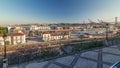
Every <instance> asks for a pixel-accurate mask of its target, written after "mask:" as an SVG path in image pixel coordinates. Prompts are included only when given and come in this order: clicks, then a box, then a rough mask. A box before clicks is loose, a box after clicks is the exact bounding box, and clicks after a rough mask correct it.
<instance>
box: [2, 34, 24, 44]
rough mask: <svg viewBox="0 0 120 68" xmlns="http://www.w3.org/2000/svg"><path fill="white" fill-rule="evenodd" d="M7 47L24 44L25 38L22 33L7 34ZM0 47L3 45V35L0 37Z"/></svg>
mask: <svg viewBox="0 0 120 68" xmlns="http://www.w3.org/2000/svg"><path fill="white" fill-rule="evenodd" d="M5 41H6V44H7V45H17V44H23V43H26V36H25V34H24V33H13V34H7V37H6V39H5ZM0 45H4V39H3V35H2V34H1V35H0Z"/></svg>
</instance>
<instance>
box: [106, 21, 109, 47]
mask: <svg viewBox="0 0 120 68" xmlns="http://www.w3.org/2000/svg"><path fill="white" fill-rule="evenodd" d="M108 28H109V26H108V23H106V40H105V43H106V45H107V46H108Z"/></svg>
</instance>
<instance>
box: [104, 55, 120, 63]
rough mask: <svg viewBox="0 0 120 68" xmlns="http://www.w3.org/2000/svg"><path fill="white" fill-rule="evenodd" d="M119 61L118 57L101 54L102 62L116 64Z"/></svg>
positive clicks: (119, 57)
mask: <svg viewBox="0 0 120 68" xmlns="http://www.w3.org/2000/svg"><path fill="white" fill-rule="evenodd" d="M118 60H120V56H116V55H111V54H103V61H105V62H109V63H116V62H118Z"/></svg>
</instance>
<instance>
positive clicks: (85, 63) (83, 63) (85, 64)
mask: <svg viewBox="0 0 120 68" xmlns="http://www.w3.org/2000/svg"><path fill="white" fill-rule="evenodd" d="M73 68H97V62H94V61H90V60H86V59H82V58H79V59H78V61H77V63H76V64H75V66H74V67H73Z"/></svg>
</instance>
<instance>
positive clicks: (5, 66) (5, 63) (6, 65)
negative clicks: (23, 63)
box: [3, 34, 8, 68]
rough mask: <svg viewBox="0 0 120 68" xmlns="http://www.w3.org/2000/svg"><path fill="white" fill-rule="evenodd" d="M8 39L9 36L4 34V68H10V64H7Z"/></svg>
mask: <svg viewBox="0 0 120 68" xmlns="http://www.w3.org/2000/svg"><path fill="white" fill-rule="evenodd" d="M6 38H7V35H6V34H4V35H3V40H4V58H3V68H8V64H7V56H6Z"/></svg>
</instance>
